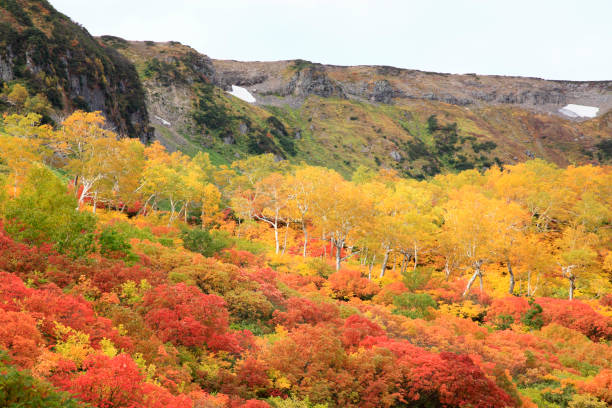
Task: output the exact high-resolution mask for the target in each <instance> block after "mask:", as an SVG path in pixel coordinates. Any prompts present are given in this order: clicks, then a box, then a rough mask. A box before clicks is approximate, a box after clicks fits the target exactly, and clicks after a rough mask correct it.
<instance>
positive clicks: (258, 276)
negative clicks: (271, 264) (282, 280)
mask: <svg viewBox="0 0 612 408" xmlns="http://www.w3.org/2000/svg"><path fill="white" fill-rule="evenodd" d="M247 274H248V277H249V279H250V280H253V281H255V282H257V283H259V288H258V290H259V291H260V292H261V293H263V294H264V296H265V297H267V298H268V300H269V301H270V302H272V303H274V304H277V305H281V304H283V302H284V300H285V297H284V296H283V294H282V292H281V291H280V290H278V288H277V286H276V280H277V277H278V274H277V273H276V272H275V271H274V270H273V269H271V268H256V269H254V270H251V271H248V272H247Z"/></svg>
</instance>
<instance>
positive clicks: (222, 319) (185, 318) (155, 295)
mask: <svg viewBox="0 0 612 408" xmlns="http://www.w3.org/2000/svg"><path fill="white" fill-rule="evenodd" d="M225 306H226V304H225V300H223V298H222V297H219V296H217V295H205V294H204V293H202V292H201V291H200V290H199V289H198V288H196V287H195V286H187V285H185V284H184V283H179V284H177V285H174V286H168V285H161V286H158V287H156V288H155V289H153V290H150V291H149V292H147V294H146V295H145V298H144V302H143V307H144V310H145V312H146V315H145V321H146V322H147V323H148V324H149V326H151V328H152V329H153V330H155V332H156V333H157V335H158V336H159V337H160V339H161V340H162V341H171V342H173V343H175V344H180V345H184V346H188V347H191V346H200V345H202V344H206V345H207V346H208V347H209V348H210V349H212V350H226V351H231V352H239V351H240V346H239V345H238V341H237V339H236V337H235V336H232V335H231V334H230V333H228V332H227V331H228V321H229V313H228V311H227V309H226V307H225Z"/></svg>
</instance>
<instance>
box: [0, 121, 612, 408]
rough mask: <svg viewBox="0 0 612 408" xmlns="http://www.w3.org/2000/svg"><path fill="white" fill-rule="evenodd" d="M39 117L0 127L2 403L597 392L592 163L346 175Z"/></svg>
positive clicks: (601, 255) (259, 401) (600, 337)
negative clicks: (186, 151)
mask: <svg viewBox="0 0 612 408" xmlns="http://www.w3.org/2000/svg"><path fill="white" fill-rule="evenodd" d="M40 121H41V116H40V115H39V114H36V113H28V114H27V115H25V116H22V115H8V116H5V117H4V119H3V122H2V124H1V125H0V160H1V162H0V165H1V166H2V167H1V171H2V182H3V188H2V189H1V190H0V195H1V197H0V215H1V224H0V385H1V386H2V388H1V391H0V402H1V403H3V404H4V405H8V406H11V405H10V404H15V406H19V405H18V404H20V403H22V404H23V403H24V402H25V401H29V403H30V404H31V405H30V406H81V405H82V406H87V404H89V405H90V406H99V407H267V406H272V407H324V406H329V407H332V406H359V407H375V406H386V407H399V406H419V407H429V406H446V407H483V408H485V407H514V406H524V407H535V406H542V407H604V406H606V405H608V404H611V403H612V394H611V393H610V387H611V384H612V348H611V346H610V341H612V320H611V318H612V309H611V307H612V297H611V295H610V292H611V291H610V288H611V282H610V273H611V271H612V252H611V250H610V249H611V245H610V244H611V241H610V239H611V235H610V221H611V218H612V207H611V205H610V203H612V171H611V169H610V168H609V167H593V166H581V167H574V166H570V167H567V168H565V169H561V168H557V167H556V166H554V165H551V164H548V163H546V162H543V161H539V160H534V161H530V162H526V163H523V164H520V165H516V166H509V167H506V168H505V169H503V170H500V169H491V170H488V171H487V172H485V173H480V172H478V171H475V170H468V171H464V172H461V173H458V174H445V175H439V176H437V177H435V178H432V179H429V180H427V181H415V180H407V179H402V178H399V177H398V176H397V174H395V173H394V172H393V171H380V172H374V171H371V170H368V169H366V168H360V169H358V170H357V171H356V172H355V174H353V177H352V179H351V180H346V179H344V178H343V177H341V176H340V175H339V174H337V173H336V172H334V171H332V170H328V169H324V168H319V167H312V166H307V165H300V166H290V165H288V164H287V163H286V162H284V161H275V160H274V158H273V157H272V156H271V155H264V156H254V157H251V158H248V159H245V160H241V161H237V162H235V163H234V164H233V165H232V166H221V167H216V166H213V165H212V164H211V162H210V160H209V158H208V157H207V155H206V154H201V153H200V154H198V155H196V156H194V157H187V156H184V155H183V154H181V153H170V152H167V151H166V150H165V149H164V148H163V147H162V146H160V145H159V144H152V145H149V146H144V145H142V144H140V142H138V141H136V140H130V139H117V138H116V135H115V134H114V133H112V132H111V131H108V130H106V129H105V128H104V122H103V119H102V118H101V116H100V115H98V114H96V113H84V112H76V113H74V114H73V115H71V116H70V117H68V118H67V119H66V120H65V121H64V122H63V124H62V125H61V126H58V127H57V128H55V129H54V128H51V127H50V126H48V125H41V124H40ZM32 401H33V402H32Z"/></svg>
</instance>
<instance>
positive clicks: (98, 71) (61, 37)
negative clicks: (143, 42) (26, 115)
mask: <svg viewBox="0 0 612 408" xmlns="http://www.w3.org/2000/svg"><path fill="white" fill-rule="evenodd" d="M2 83H4V84H6V86H7V87H8V89H10V87H11V86H14V84H15V83H20V84H22V85H25V87H26V88H27V90H28V92H29V94H30V95H34V94H41V95H44V96H45V97H46V99H47V100H48V101H49V102H50V104H51V105H52V107H53V109H54V112H55V116H56V118H61V116H62V115H63V114H65V113H69V112H71V111H73V110H74V109H84V110H100V111H102V112H103V113H104V115H105V116H106V118H107V119H108V120H109V122H110V123H111V124H112V125H113V126H114V127H115V130H116V131H117V132H118V133H119V134H121V135H122V136H132V137H139V138H141V140H144V141H146V140H148V136H149V129H148V122H149V119H148V115H147V109H146V106H145V103H144V94H143V90H142V87H141V85H140V81H139V79H138V76H137V74H136V71H135V70H134V67H133V65H132V64H131V63H130V62H129V61H128V60H127V59H125V58H124V57H123V56H121V55H120V54H119V53H117V52H116V51H115V50H114V49H112V48H107V47H103V46H102V45H100V43H98V42H97V41H96V40H95V39H94V38H93V37H92V36H90V35H89V33H88V32H87V30H86V29H84V28H83V27H81V26H79V25H78V24H76V23H74V22H73V21H71V20H70V19H69V18H68V17H66V16H65V15H63V14H61V13H59V12H57V11H56V10H55V9H54V8H53V7H52V6H51V5H50V4H49V3H48V2H47V1H45V0H39V1H32V0H30V1H25V0H2V1H0V85H2ZM5 108H6V107H5ZM9 108H10V106H9Z"/></svg>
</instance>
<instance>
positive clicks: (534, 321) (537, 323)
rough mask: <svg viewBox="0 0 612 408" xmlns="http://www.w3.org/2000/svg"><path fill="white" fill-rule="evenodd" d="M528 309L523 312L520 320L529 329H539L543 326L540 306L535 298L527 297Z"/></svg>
mask: <svg viewBox="0 0 612 408" xmlns="http://www.w3.org/2000/svg"><path fill="white" fill-rule="evenodd" d="M529 306H531V308H529V310H527V312H526V313H525V315H524V316H523V318H522V319H521V321H522V322H523V324H524V325H525V326H527V327H529V328H531V329H534V330H540V329H541V328H542V326H544V321H543V320H542V306H540V305H539V304H537V303H536V302H535V300H533V299H529Z"/></svg>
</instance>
